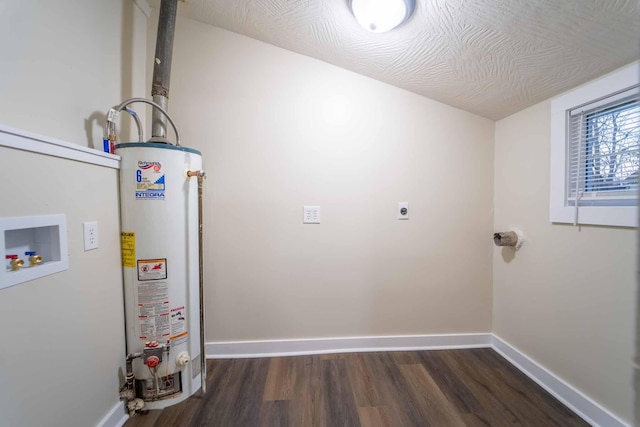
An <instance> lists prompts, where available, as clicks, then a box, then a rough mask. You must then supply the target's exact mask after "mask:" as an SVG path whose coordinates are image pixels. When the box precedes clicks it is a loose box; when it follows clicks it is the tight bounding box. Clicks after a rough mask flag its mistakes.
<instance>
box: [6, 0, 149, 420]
mask: <svg viewBox="0 0 640 427" xmlns="http://www.w3.org/2000/svg"><path fill="white" fill-rule="evenodd" d="M141 13H142V12H141V11H140V10H139V9H138V8H136V7H135V6H134V4H133V2H132V1H131V0H122V1H117V2H113V1H107V0H102V1H88V2H87V1H83V0H60V1H55V2H48V1H38V0H22V1H7V2H2V4H1V5H0V23H1V25H0V52H2V60H1V64H2V66H0V123H2V124H3V125H9V126H12V127H16V128H20V129H24V130H27V131H31V132H35V133H39V134H43V135H46V136H49V137H54V138H58V139H62V140H65V141H68V142H72V143H77V144H79V145H83V146H88V147H94V146H95V147H96V148H98V149H100V150H101V149H102V141H101V135H102V131H101V128H102V125H103V120H104V112H105V111H106V110H107V109H108V108H109V107H110V106H112V105H114V104H117V103H119V102H120V101H121V100H122V99H123V98H127V97H131V96H132V95H139V94H140V93H139V88H140V85H141V83H140V82H141V81H143V80H144V69H142V70H140V69H139V67H140V65H139V63H137V64H138V65H136V63H134V61H133V59H132V58H133V57H134V56H135V55H136V54H137V55H138V57H140V56H142V57H145V50H146V19H145V18H144V16H143V15H141ZM141 25H142V26H143V27H142V28H141V27H140V26H141ZM136 31H137V34H138V37H140V35H141V36H142V37H141V38H140V39H136V40H132V39H133V34H134V33H136ZM136 67H138V68H136ZM123 127H126V121H125V122H124V123H123ZM0 137H1V136H0ZM0 179H2V181H3V183H4V184H3V185H2V201H0V217H10V216H27V215H40V214H58V213H63V214H66V215H67V226H68V239H69V270H67V271H65V272H62V273H58V274H55V275H52V276H48V277H45V278H41V279H37V280H34V281H31V282H27V283H23V284H20V285H17V286H14V287H11V288H6V289H2V290H0V324H1V325H2V331H3V333H2V344H1V345H0V373H2V381H3V383H2V384H3V385H2V387H0V425H2V426H11V427H21V426H28V427H36V426H54V425H56V426H63V425H64V426H70V427H71V426H78V427H86V426H92V425H96V424H97V423H98V422H100V420H101V419H102V418H103V417H104V416H105V415H106V414H107V413H108V412H109V411H110V410H111V409H112V408H113V407H114V405H116V404H117V403H118V388H119V376H122V370H123V365H124V363H123V358H124V355H125V349H124V325H123V301H122V279H121V268H120V245H119V219H118V218H119V212H118V198H117V197H118V196H117V170H115V169H110V168H105V167H101V166H95V165H89V164H85V163H80V162H76V161H71V160H64V159H60V158H54V157H49V156H45V155H41V154H36V153H27V152H24V151H20V150H15V149H10V148H6V147H0ZM90 220H97V221H98V224H99V235H100V248H99V249H97V250H94V251H90V252H84V250H83V246H82V222H83V221H90ZM122 414H124V412H122V413H121V415H122Z"/></svg>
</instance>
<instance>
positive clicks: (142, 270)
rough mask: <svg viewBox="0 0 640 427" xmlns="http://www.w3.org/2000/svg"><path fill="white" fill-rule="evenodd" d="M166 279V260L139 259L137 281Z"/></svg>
mask: <svg viewBox="0 0 640 427" xmlns="http://www.w3.org/2000/svg"><path fill="white" fill-rule="evenodd" d="M166 278H167V259H166V258H160V259H139V260H138V280H139V281H141V282H143V281H145V280H163V279H166Z"/></svg>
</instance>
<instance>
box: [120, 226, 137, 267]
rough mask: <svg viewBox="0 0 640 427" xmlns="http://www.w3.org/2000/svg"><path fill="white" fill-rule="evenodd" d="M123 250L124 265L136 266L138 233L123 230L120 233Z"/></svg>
mask: <svg viewBox="0 0 640 427" xmlns="http://www.w3.org/2000/svg"><path fill="white" fill-rule="evenodd" d="M120 247H121V250H122V266H123V267H131V268H136V233H132V232H130V231H123V232H122V233H120Z"/></svg>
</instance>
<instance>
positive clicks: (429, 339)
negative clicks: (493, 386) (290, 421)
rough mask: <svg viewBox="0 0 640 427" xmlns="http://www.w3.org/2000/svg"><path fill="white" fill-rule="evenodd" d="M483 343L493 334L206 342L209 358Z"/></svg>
mask: <svg viewBox="0 0 640 427" xmlns="http://www.w3.org/2000/svg"><path fill="white" fill-rule="evenodd" d="M481 347H491V334H488V333H487V334H448V335H406V336H382V337H341V338H311V339H293V340H273V341H232V342H209V343H207V344H206V345H205V353H206V357H207V359H233V358H249V357H274V356H301V355H307V354H327V353H353V352H369V351H405V350H407V351H408V350H437V349H454V348H481Z"/></svg>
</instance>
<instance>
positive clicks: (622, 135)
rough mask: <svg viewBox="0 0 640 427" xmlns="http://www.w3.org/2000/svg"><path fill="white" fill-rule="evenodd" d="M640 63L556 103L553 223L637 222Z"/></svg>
mask: <svg viewBox="0 0 640 427" xmlns="http://www.w3.org/2000/svg"><path fill="white" fill-rule="evenodd" d="M639 72H640V68H639V67H638V64H634V65H633V66H630V67H626V68H624V69H622V70H619V71H617V72H615V73H612V74H610V75H608V76H606V77H604V78H602V79H599V80H596V81H594V82H592V83H589V84H587V85H585V86H583V87H581V88H579V89H576V90H574V91H572V92H569V93H568V94H566V95H563V96H561V97H559V98H557V99H555V100H553V101H552V116H551V126H552V128H551V204H550V219H551V221H553V222H570V223H573V224H597V225H616V226H637V224H638V209H637V206H638V174H639V171H640V102H639V101H638V74H639Z"/></svg>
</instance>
